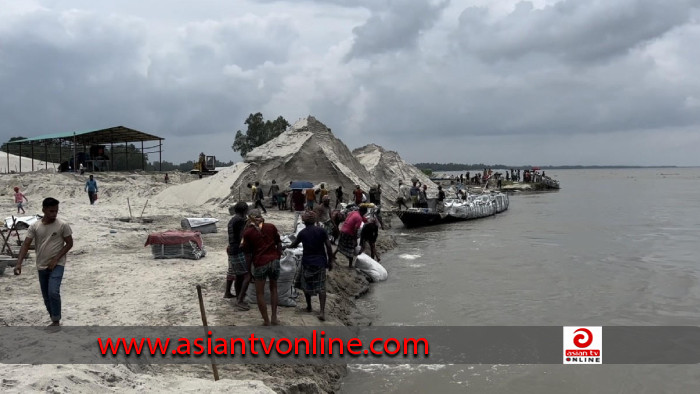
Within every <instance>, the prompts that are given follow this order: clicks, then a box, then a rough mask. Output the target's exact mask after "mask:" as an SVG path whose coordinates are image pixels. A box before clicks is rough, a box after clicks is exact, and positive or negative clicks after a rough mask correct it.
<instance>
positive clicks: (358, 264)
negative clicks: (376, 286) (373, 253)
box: [355, 253, 389, 282]
mask: <svg viewBox="0 0 700 394" xmlns="http://www.w3.org/2000/svg"><path fill="white" fill-rule="evenodd" d="M355 268H357V269H358V270H359V271H360V272H362V273H363V274H365V275H366V276H367V278H369V280H370V281H372V282H379V281H383V280H386V278H387V277H388V276H389V274H388V273H387V272H386V269H385V268H384V266H382V265H381V264H379V263H378V262H377V261H376V260H375V259H373V258H371V257H369V256H368V255H367V254H366V253H361V254H359V255H358V256H357V259H355Z"/></svg>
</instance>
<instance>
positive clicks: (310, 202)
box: [305, 188, 316, 210]
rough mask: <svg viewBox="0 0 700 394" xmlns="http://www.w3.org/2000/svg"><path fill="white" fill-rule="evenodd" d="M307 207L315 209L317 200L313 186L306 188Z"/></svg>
mask: <svg viewBox="0 0 700 394" xmlns="http://www.w3.org/2000/svg"><path fill="white" fill-rule="evenodd" d="M305 194H306V209H309V210H311V209H314V202H315V201H316V191H314V189H313V188H309V189H306V191H305Z"/></svg>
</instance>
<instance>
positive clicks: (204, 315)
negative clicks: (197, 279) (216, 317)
mask: <svg viewBox="0 0 700 394" xmlns="http://www.w3.org/2000/svg"><path fill="white" fill-rule="evenodd" d="M197 297H199V312H200V313H201V315H202V324H204V327H205V328H206V327H208V326H209V325H208V324H207V313H206V312H205V311H204V298H202V286H200V285H197ZM211 370H212V372H214V381H217V380H219V370H218V369H217V368H216V364H214V362H213V360H212V363H211Z"/></svg>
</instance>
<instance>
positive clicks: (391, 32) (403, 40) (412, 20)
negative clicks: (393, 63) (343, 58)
mask: <svg viewBox="0 0 700 394" xmlns="http://www.w3.org/2000/svg"><path fill="white" fill-rule="evenodd" d="M447 4H448V2H447V1H442V2H440V3H437V4H431V2H429V1H425V0H421V1H410V0H407V1H396V2H389V4H388V7H387V8H386V9H382V10H377V11H375V12H374V13H373V15H372V16H371V17H370V18H369V19H368V20H367V22H366V23H365V24H364V25H362V26H358V27H356V28H354V29H353V34H354V35H355V42H354V45H353V48H352V50H351V51H350V52H349V53H348V59H352V58H354V57H365V56H369V55H376V54H382V53H386V52H390V51H394V50H400V49H403V48H407V47H412V46H414V45H415V44H416V40H417V39H418V36H419V35H420V33H421V32H422V31H424V30H426V29H429V28H430V27H432V25H433V24H434V23H435V21H436V20H437V19H438V17H439V16H440V14H441V13H442V10H443V9H444V8H445V7H446V6H447Z"/></svg>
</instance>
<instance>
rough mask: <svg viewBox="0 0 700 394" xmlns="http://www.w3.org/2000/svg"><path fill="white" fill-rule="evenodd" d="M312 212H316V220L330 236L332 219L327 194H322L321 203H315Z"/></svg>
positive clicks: (329, 199) (329, 200)
mask: <svg viewBox="0 0 700 394" xmlns="http://www.w3.org/2000/svg"><path fill="white" fill-rule="evenodd" d="M314 213H315V214H316V222H317V223H320V224H321V226H323V229H324V230H326V234H328V236H331V235H332V234H333V221H331V198H330V197H329V196H328V195H325V196H323V198H322V199H321V204H318V205H316V207H315V208H314Z"/></svg>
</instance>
